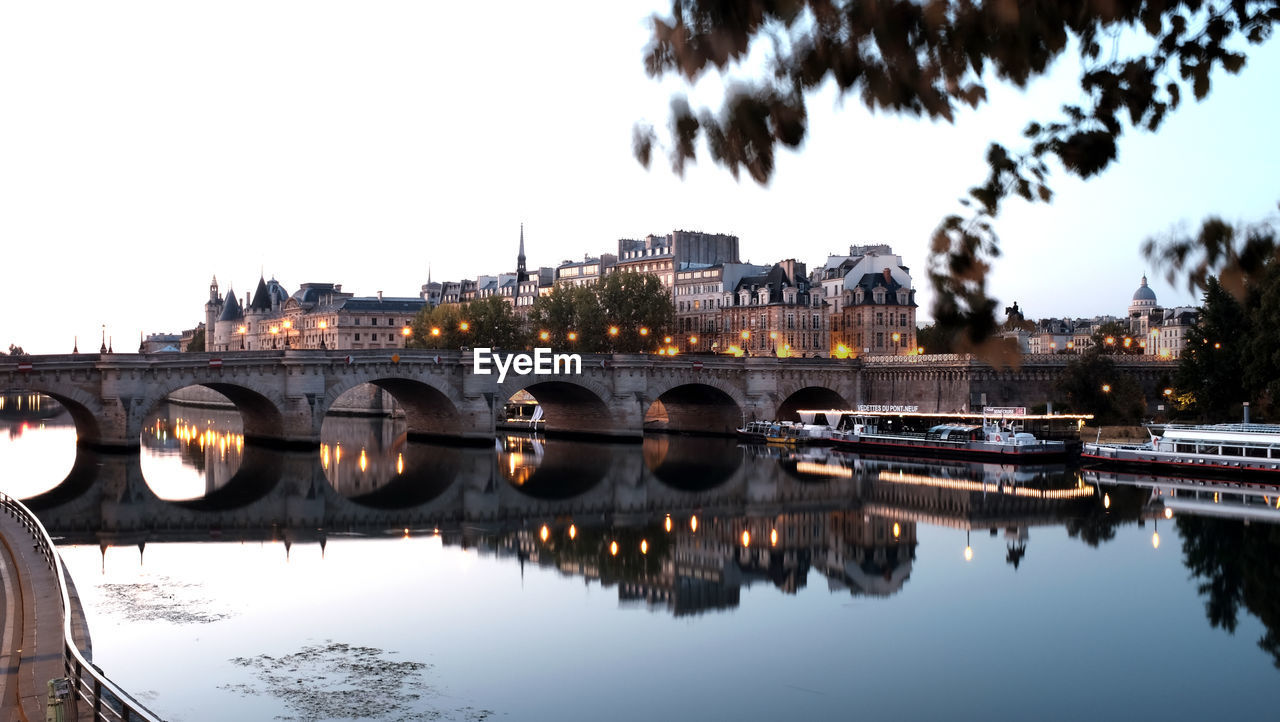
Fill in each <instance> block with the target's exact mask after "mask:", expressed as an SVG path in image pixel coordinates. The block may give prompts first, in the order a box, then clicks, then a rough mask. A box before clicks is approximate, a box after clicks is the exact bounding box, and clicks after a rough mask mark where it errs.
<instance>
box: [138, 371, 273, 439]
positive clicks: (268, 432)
mask: <svg viewBox="0 0 1280 722" xmlns="http://www.w3.org/2000/svg"><path fill="white" fill-rule="evenodd" d="M166 380H167V379H162V378H157V379H155V382H156V383H154V384H153V385H152V386H151V387H150V388H149V389H148V394H147V398H145V399H143V400H142V402H141V405H140V408H139V409H138V413H133V414H130V418H129V426H128V430H129V438H130V439H132V440H135V441H136V440H137V439H138V438H140V436H141V434H142V433H143V426H144V425H145V424H146V423H147V420H148V419H150V418H151V417H152V416H153V415H154V414H155V413H156V411H157V409H158V408H159V407H160V405H161V404H164V403H167V402H169V396H170V394H173V393H174V392H176V391H181V390H182V389H185V388H190V387H193V386H202V387H204V388H207V389H210V390H212V391H216V392H217V393H219V394H221V395H222V396H224V397H226V400H227V401H229V402H231V405H233V406H235V408H236V411H238V412H240V420H241V422H242V423H243V427H244V439H245V442H246V443H250V444H252V443H267V444H271V443H276V442H279V441H283V440H285V428H284V426H285V424H284V421H285V419H284V413H283V412H282V411H281V409H282V408H283V406H284V404H283V400H282V399H280V398H279V397H278V394H277V392H275V391H274V390H273V389H270V388H263V389H255V388H253V387H252V386H251V385H249V383H248V382H247V380H246V382H236V383H232V382H228V381H216V380H211V379H210V380H194V379H192V378H181V379H176V380H173V381H171V382H169V383H163V381H166Z"/></svg>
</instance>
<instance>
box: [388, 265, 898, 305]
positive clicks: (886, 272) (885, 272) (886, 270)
mask: <svg viewBox="0 0 1280 722" xmlns="http://www.w3.org/2000/svg"><path fill="white" fill-rule="evenodd" d="M885 273H888V271H887V270H886V271H885ZM378 301H379V302H381V301H382V291H378Z"/></svg>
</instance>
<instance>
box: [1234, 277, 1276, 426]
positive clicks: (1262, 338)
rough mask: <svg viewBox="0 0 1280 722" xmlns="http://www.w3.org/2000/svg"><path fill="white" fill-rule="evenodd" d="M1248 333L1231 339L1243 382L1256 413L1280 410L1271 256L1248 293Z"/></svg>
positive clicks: (1269, 413)
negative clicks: (1237, 349) (1241, 360)
mask: <svg viewBox="0 0 1280 722" xmlns="http://www.w3.org/2000/svg"><path fill="white" fill-rule="evenodd" d="M1250 315H1251V316H1252V323H1251V324H1250V326H1251V328H1250V329H1249V334H1248V335H1247V336H1245V337H1243V338H1237V339H1232V343H1233V344H1236V343H1238V344H1240V345H1241V346H1242V348H1243V352H1244V385H1245V388H1246V389H1248V390H1249V391H1250V392H1251V393H1250V398H1251V400H1252V401H1253V403H1254V405H1255V406H1257V407H1258V410H1259V411H1260V413H1262V414H1265V415H1267V417H1269V418H1273V417H1274V416H1275V415H1276V412H1277V411H1280V260H1278V259H1275V258H1273V259H1271V260H1270V262H1269V263H1267V265H1266V267H1265V271H1264V273H1263V274H1261V277H1260V278H1259V283H1258V284H1257V288H1256V291H1255V292H1254V293H1253V294H1251V296H1250Z"/></svg>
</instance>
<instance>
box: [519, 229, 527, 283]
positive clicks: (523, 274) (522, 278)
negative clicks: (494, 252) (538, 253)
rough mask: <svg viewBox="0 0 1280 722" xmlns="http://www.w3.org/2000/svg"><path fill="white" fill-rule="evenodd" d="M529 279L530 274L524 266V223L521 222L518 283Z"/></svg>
mask: <svg viewBox="0 0 1280 722" xmlns="http://www.w3.org/2000/svg"><path fill="white" fill-rule="evenodd" d="M527 280H529V274H528V272H527V271H525V266H524V224H523V223H521V224H520V255H518V256H516V283H524V282H525V281H527Z"/></svg>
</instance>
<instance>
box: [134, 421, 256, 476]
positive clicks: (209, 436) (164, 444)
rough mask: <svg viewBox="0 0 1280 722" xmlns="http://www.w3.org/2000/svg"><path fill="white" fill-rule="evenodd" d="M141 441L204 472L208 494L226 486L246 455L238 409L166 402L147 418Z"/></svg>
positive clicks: (155, 452) (160, 454)
mask: <svg viewBox="0 0 1280 722" xmlns="http://www.w3.org/2000/svg"><path fill="white" fill-rule="evenodd" d="M193 417H194V418H193ZM141 442H142V447H143V448H144V449H147V450H149V451H150V452H151V453H152V454H153V455H156V456H173V455H176V456H178V457H179V458H180V459H181V460H182V463H183V465H185V466H190V467H192V468H194V469H196V470H197V471H200V472H202V473H203V474H204V479H205V492H206V493H207V492H211V491H214V490H215V489H220V488H222V487H223V486H225V485H226V483H227V482H228V481H230V480H231V477H233V476H235V474H236V471H238V470H239V469H240V462H241V461H242V460H243V458H244V432H243V423H242V422H241V420H240V414H239V413H238V412H235V411H225V410H222V409H192V408H184V407H181V406H176V405H173V404H163V405H162V406H161V407H160V408H159V409H158V410H157V411H156V413H154V414H152V415H151V417H150V418H149V419H148V421H147V426H146V428H145V429H144V430H143V432H142V439H141Z"/></svg>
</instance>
